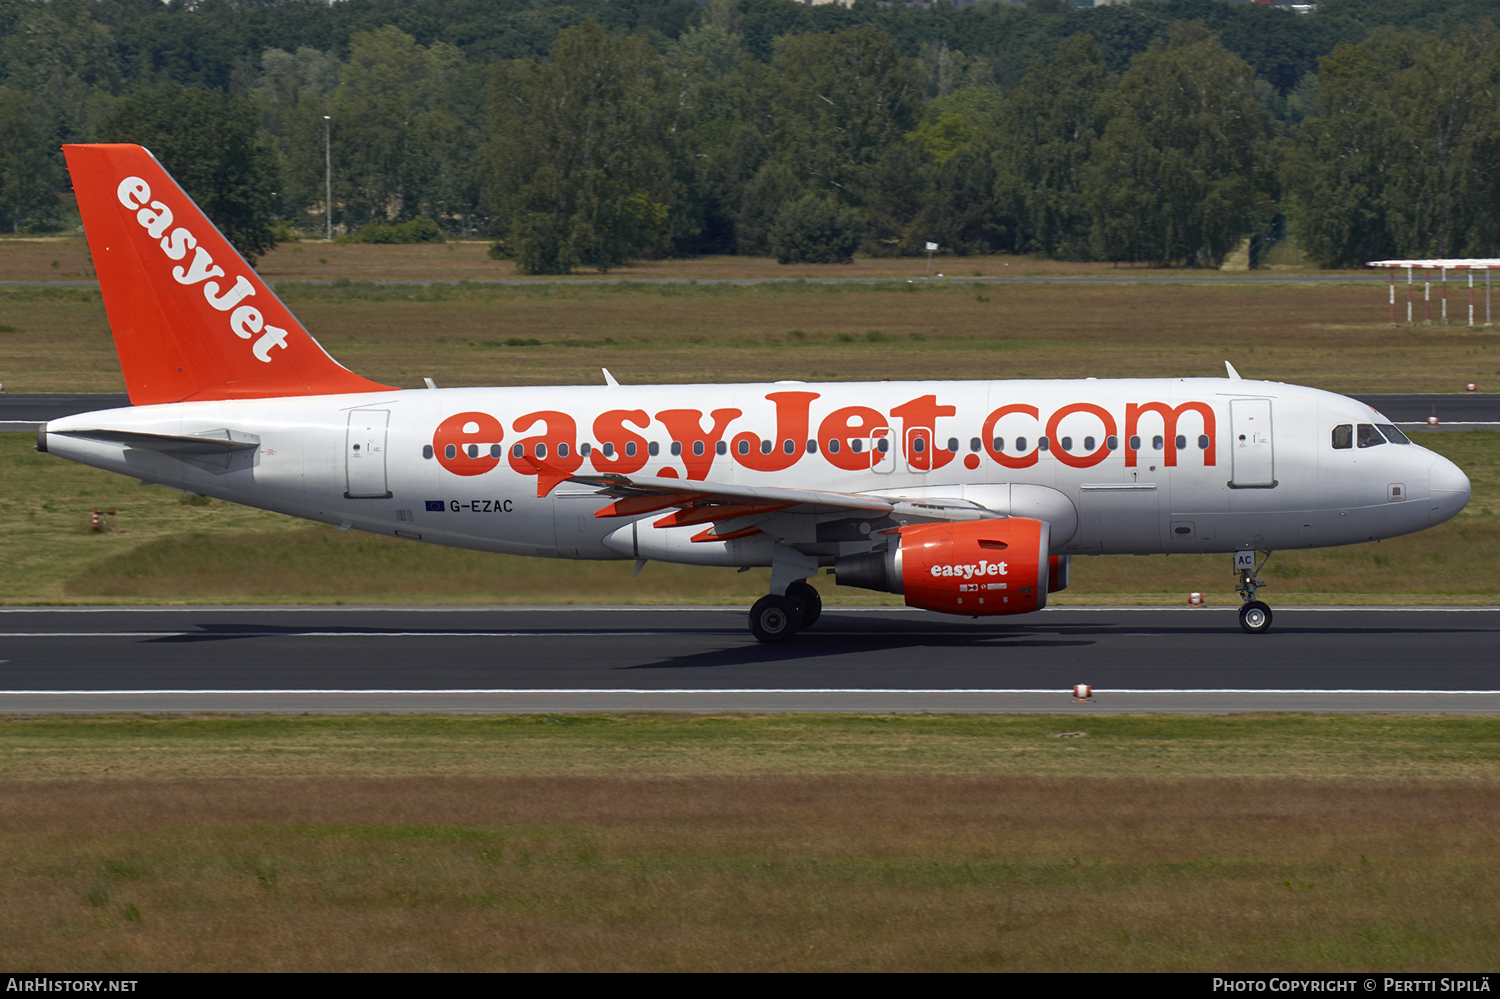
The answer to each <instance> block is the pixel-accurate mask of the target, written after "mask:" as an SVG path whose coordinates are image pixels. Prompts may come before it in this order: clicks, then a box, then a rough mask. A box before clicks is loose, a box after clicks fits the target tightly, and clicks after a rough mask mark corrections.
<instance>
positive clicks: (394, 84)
mask: <svg viewBox="0 0 1500 999" xmlns="http://www.w3.org/2000/svg"><path fill="white" fill-rule="evenodd" d="M350 44H351V51H350V55H349V61H348V62H347V63H345V64H344V66H343V69H342V71H341V72H340V74H339V85H338V89H336V90H335V91H334V92H333V94H332V96H331V97H330V99H329V101H328V105H327V107H328V110H327V111H326V112H325V113H326V114H329V115H331V116H332V118H333V123H332V126H333V168H334V169H333V175H334V200H335V202H337V203H338V204H339V205H340V206H341V207H342V209H343V216H344V217H345V218H346V219H347V220H348V221H349V222H350V223H351V224H352V223H355V222H361V221H387V220H390V219H407V218H412V217H414V216H415V215H417V214H418V213H419V212H421V211H423V210H424V209H426V208H428V206H427V205H424V204H423V201H424V198H423V194H424V193H425V194H427V195H428V200H429V201H430V200H432V198H433V196H434V194H435V193H436V192H438V191H443V190H444V186H443V184H442V183H441V182H440V181H439V182H434V183H431V184H429V181H428V178H430V177H431V174H430V173H428V172H427V171H430V170H432V169H433V168H434V166H435V165H436V164H445V165H446V166H445V167H442V168H441V169H442V172H443V173H444V174H447V173H448V172H449V170H450V169H452V170H460V171H462V170H469V169H472V167H473V154H472V151H471V149H469V148H466V146H467V144H466V142H465V140H466V138H467V133H465V132H463V131H461V130H459V129H458V128H456V127H455V124H456V123H455V120H454V118H453V116H452V114H451V113H448V112H445V111H443V110H442V109H441V107H440V99H441V98H442V97H443V96H444V95H445V93H446V92H447V91H448V89H449V88H450V87H451V85H452V83H453V81H454V80H455V78H456V77H457V76H458V75H459V73H460V71H461V69H462V65H463V55H462V54H461V53H460V52H459V51H458V49H456V48H454V47H453V46H452V45H448V44H446V43H443V42H434V43H433V44H432V45H431V46H422V45H418V44H417V42H416V40H415V39H414V38H413V37H412V36H411V35H408V34H406V33H404V32H402V31H400V30H398V29H396V28H394V27H391V26H386V27H383V28H380V29H379V30H377V31H372V32H360V33H358V34H356V35H355V36H354V37H353V38H352V39H351V42H350ZM424 186H425V187H426V188H427V189H426V190H424ZM451 187H452V182H451V178H449V183H448V185H447V188H448V189H451ZM436 197H437V200H438V201H440V202H447V201H450V200H451V199H450V198H447V197H444V196H443V194H437V195H436ZM452 207H453V206H452V205H451V204H443V205H442V206H441V207H436V206H435V207H434V210H433V214H437V215H442V214H446V212H444V211H443V209H445V208H446V209H448V210H449V211H451V210H452Z"/></svg>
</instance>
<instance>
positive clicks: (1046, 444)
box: [1036, 437, 1052, 451]
mask: <svg viewBox="0 0 1500 999" xmlns="http://www.w3.org/2000/svg"><path fill="white" fill-rule="evenodd" d="M1036 446H1037V447H1039V448H1041V449H1042V450H1043V451H1050V450H1052V442H1051V441H1049V440H1047V438H1045V437H1038V438H1037V439H1036Z"/></svg>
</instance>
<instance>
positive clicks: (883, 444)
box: [875, 437, 891, 454]
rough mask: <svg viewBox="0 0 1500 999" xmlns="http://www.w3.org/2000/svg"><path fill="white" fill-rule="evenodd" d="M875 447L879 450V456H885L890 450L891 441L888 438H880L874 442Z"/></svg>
mask: <svg viewBox="0 0 1500 999" xmlns="http://www.w3.org/2000/svg"><path fill="white" fill-rule="evenodd" d="M875 446H876V447H877V448H879V449H880V453H881V454H885V453H886V452H887V451H889V450H890V449H891V440H890V438H889V437H882V438H880V440H878V441H876V442H875Z"/></svg>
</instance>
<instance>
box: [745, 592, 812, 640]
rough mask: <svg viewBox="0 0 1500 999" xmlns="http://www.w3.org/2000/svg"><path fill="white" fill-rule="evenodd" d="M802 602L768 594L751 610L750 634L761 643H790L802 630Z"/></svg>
mask: <svg viewBox="0 0 1500 999" xmlns="http://www.w3.org/2000/svg"><path fill="white" fill-rule="evenodd" d="M802 614H803V605H802V601H800V600H798V599H797V598H796V597H781V596H777V595H776V594H774V593H768V594H766V595H765V596H763V597H761V598H760V599H759V600H757V601H755V606H754V607H751V608H750V633H751V634H753V635H754V636H755V638H756V641H760V642H790V641H791V640H792V639H793V638H795V637H796V635H797V632H798V631H799V630H801V628H802Z"/></svg>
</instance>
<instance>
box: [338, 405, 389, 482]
mask: <svg viewBox="0 0 1500 999" xmlns="http://www.w3.org/2000/svg"><path fill="white" fill-rule="evenodd" d="M390 421H391V412H390V410H388V409H352V410H350V411H349V433H348V436H347V438H346V439H345V441H344V473H345V475H346V478H347V481H348V486H349V487H348V489H346V490H345V491H344V498H345V499H389V498H390V495H391V490H390V487H389V486H388V485H387V484H386V473H385V436H386V427H387V425H389V423H390Z"/></svg>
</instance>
